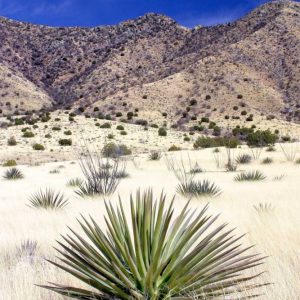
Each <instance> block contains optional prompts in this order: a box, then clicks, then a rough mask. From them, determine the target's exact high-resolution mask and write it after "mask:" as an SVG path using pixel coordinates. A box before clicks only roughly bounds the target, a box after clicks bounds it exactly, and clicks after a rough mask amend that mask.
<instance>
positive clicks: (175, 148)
mask: <svg viewBox="0 0 300 300" xmlns="http://www.w3.org/2000/svg"><path fill="white" fill-rule="evenodd" d="M180 150H181V148H180V147H178V146H176V145H172V146H171V147H170V148H169V149H168V151H169V152H173V151H180Z"/></svg>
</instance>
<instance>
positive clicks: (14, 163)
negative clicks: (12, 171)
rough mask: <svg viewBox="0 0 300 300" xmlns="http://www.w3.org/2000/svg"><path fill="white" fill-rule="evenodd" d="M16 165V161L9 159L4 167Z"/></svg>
mask: <svg viewBox="0 0 300 300" xmlns="http://www.w3.org/2000/svg"><path fill="white" fill-rule="evenodd" d="M16 165H17V162H16V161H15V160H14V159H9V160H7V161H6V162H5V163H4V164H3V167H15V166H16Z"/></svg>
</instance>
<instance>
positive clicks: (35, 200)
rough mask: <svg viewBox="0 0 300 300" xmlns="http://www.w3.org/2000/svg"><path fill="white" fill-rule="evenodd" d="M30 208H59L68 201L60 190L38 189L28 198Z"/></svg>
mask: <svg viewBox="0 0 300 300" xmlns="http://www.w3.org/2000/svg"><path fill="white" fill-rule="evenodd" d="M29 202H30V204H29V206H30V207H31V208H42V209H60V208H64V207H65V206H66V205H68V203H69V201H68V200H67V199H66V198H65V196H64V195H63V194H61V193H60V192H56V191H54V190H52V189H45V190H44V191H43V190H39V191H38V192H37V193H35V194H33V195H32V196H31V197H30V199H29Z"/></svg>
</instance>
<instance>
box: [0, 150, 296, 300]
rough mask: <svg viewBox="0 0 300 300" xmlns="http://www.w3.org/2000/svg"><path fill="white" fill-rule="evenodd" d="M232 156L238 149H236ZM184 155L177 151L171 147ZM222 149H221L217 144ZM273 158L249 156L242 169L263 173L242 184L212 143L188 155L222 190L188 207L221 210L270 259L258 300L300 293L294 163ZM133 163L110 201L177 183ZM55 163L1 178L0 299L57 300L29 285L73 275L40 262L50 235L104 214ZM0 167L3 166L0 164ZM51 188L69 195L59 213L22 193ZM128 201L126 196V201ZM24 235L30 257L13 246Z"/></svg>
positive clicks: (48, 253)
mask: <svg viewBox="0 0 300 300" xmlns="http://www.w3.org/2000/svg"><path fill="white" fill-rule="evenodd" d="M235 151H236V154H238V152H239V151H243V152H245V151H246V150H245V149H243V150H235ZM172 155H176V156H177V158H178V159H180V158H181V156H182V157H183V158H184V159H187V155H186V153H184V152H180V153H175V154H172ZM221 155H224V156H225V155H226V154H225V150H224V149H222V153H221ZM268 155H269V156H270V157H272V159H273V160H274V163H273V164H272V165H269V166H264V165H261V164H260V162H259V161H258V162H252V163H250V165H249V166H248V165H247V166H243V169H245V170H251V169H253V168H254V169H259V170H261V171H262V172H264V173H265V174H266V175H267V177H268V179H267V180H265V181H263V182H258V183H256V182H249V183H244V184H239V183H236V182H234V180H233V178H234V176H235V174H233V173H227V172H224V171H223V170H222V169H217V168H216V166H215V163H214V160H213V156H212V153H211V149H207V150H200V151H191V152H190V153H189V156H190V158H191V160H192V161H196V160H197V162H199V163H200V164H201V166H203V168H205V170H206V172H205V174H201V173H200V174H197V175H196V178H199V179H203V176H205V178H207V179H209V180H213V181H214V182H215V183H216V184H218V186H220V188H221V189H222V191H223V193H222V194H221V196H220V197H218V198H214V199H210V200H208V199H206V200H192V203H191V205H192V206H193V207H199V208H201V207H202V206H203V205H205V203H206V202H207V201H210V209H209V212H210V213H213V214H216V213H221V218H220V222H224V221H225V222H229V223H230V227H237V232H238V233H245V232H246V233H248V234H247V235H246V237H245V238H244V241H245V243H246V244H255V245H256V246H255V249H254V251H256V252H260V253H262V254H264V255H266V256H268V257H269V258H268V259H267V260H266V265H264V266H263V269H264V270H266V271H267V272H266V273H265V274H264V276H263V278H262V279H263V280H265V281H267V282H272V283H274V284H273V285H271V286H268V287H266V288H263V292H264V295H263V296H261V297H260V299H268V300H269V299H270V300H274V299H276V300H277V299H278V300H280V299H284V300H295V299H298V298H299V295H300V285H299V273H300V255H299V246H300V235H299V228H300V219H299V210H300V202H299V199H298V198H299V197H298V195H299V192H300V187H299V177H300V168H299V167H298V166H297V165H296V164H293V163H290V162H286V159H285V158H284V156H283V154H282V153H281V152H280V151H277V152H275V153H269V154H268ZM139 160H140V162H141V166H140V168H138V169H136V168H134V166H133V165H132V164H129V166H128V172H129V173H130V175H131V176H130V177H129V178H126V179H124V180H123V181H122V182H121V183H120V186H119V187H118V190H117V193H116V194H115V195H114V196H113V197H112V199H111V200H112V201H113V202H115V201H116V200H117V197H118V193H119V194H120V195H122V199H123V204H124V206H125V208H127V209H128V208H129V201H126V199H128V196H129V194H130V192H135V190H136V189H137V188H138V187H141V188H142V189H143V188H148V187H149V186H152V187H154V191H155V193H156V194H157V195H159V193H160V192H161V190H162V189H164V191H165V192H167V194H168V196H169V197H168V199H169V200H170V199H171V196H172V195H173V194H174V193H176V184H177V181H176V179H175V176H174V175H173V173H172V172H170V171H168V170H167V168H166V166H165V165H164V164H162V163H160V162H152V161H149V160H148V155H144V156H140V158H139ZM59 165H61V163H50V164H45V165H41V166H37V167H34V168H33V167H27V166H20V169H21V170H22V171H23V173H24V174H25V179H24V180H22V181H19V182H7V181H4V180H0V190H1V197H0V211H1V218H0V228H1V231H0V270H1V272H0V299H1V300H35V299H46V300H48V299H51V300H56V299H62V298H61V297H60V296H57V295H55V294H52V293H50V292H48V291H45V290H43V289H40V288H38V287H36V286H35V285H34V284H44V283H46V282H47V281H51V282H60V283H72V284H75V283H76V282H77V281H76V279H74V278H72V277H70V276H68V275H66V274H63V273H62V272H61V271H59V270H57V269H54V268H53V267H52V266H50V265H49V264H48V263H46V262H45V259H46V258H51V259H53V258H54V254H55V252H54V249H53V248H52V246H54V245H55V240H56V239H59V238H60V236H59V234H60V233H65V232H66V231H67V225H69V226H71V227H72V228H78V225H77V223H76V220H75V218H76V217H78V216H79V214H80V213H82V214H84V215H87V214H91V215H92V216H93V217H94V218H95V219H96V220H97V221H98V222H99V223H100V224H101V225H102V226H104V220H103V218H102V212H103V210H104V201H103V199H101V198H99V199H98V198H95V199H85V200H82V199H80V198H79V197H77V196H76V195H75V193H74V191H73V190H72V189H70V188H67V187H66V186H65V182H66V178H72V177H74V176H81V171H80V167H79V165H78V163H76V164H70V163H69V162H65V163H64V165H65V168H64V169H63V171H62V172H61V173H59V174H52V175H51V174H49V171H50V170H51V169H53V168H57V167H58V166H59ZM0 169H1V170H0V173H1V172H2V171H3V169H4V168H0ZM283 170H284V173H285V175H286V176H285V177H284V178H283V179H282V180H281V181H278V182H274V181H273V180H272V178H273V177H275V176H278V175H280V174H282V172H283ZM44 187H53V188H54V187H55V188H56V189H58V190H61V191H63V192H64V193H65V195H66V196H67V197H68V199H69V200H70V203H69V205H68V207H67V208H66V209H65V210H64V211H58V212H51V211H34V210H32V209H30V208H28V207H27V206H26V203H27V201H28V197H29V196H30V195H31V194H32V193H33V192H35V191H36V190H37V189H38V188H44ZM128 200H129V199H128ZM186 201H187V200H186V199H184V198H183V197H181V196H180V195H177V196H176V209H178V210H179V209H180V208H182V207H183V206H184V205H185V204H186ZM259 203H271V204H272V205H273V206H274V208H275V209H274V211H272V212H271V213H268V214H263V213H258V212H257V211H256V210H255V209H254V208H253V206H254V205H258V204H259ZM25 240H32V241H36V242H37V244H38V248H37V250H36V255H34V256H28V255H27V256H26V255H24V254H23V255H21V254H20V252H18V248H19V247H20V246H21V244H22V242H24V241H25Z"/></svg>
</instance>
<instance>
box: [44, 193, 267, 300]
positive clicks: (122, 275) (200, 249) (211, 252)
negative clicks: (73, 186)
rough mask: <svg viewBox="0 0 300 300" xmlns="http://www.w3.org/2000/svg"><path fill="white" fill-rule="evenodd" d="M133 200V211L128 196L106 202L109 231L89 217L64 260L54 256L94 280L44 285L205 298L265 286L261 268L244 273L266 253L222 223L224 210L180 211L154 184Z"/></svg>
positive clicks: (108, 294) (66, 290)
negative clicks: (215, 213)
mask: <svg viewBox="0 0 300 300" xmlns="http://www.w3.org/2000/svg"><path fill="white" fill-rule="evenodd" d="M130 203H131V216H130V217H127V216H126V214H125V211H124V208H123V205H122V201H121V199H120V201H119V205H118V207H116V208H114V207H113V206H112V204H108V203H106V211H107V217H106V218H105V221H106V224H107V231H104V230H103V229H102V227H100V226H99V225H98V224H97V223H96V221H95V220H94V219H92V218H90V219H89V220H88V219H85V218H84V217H83V218H82V221H79V223H80V226H81V228H82V229H83V231H84V234H85V237H82V236H81V235H80V234H79V233H77V232H75V231H73V230H72V233H73V236H70V235H67V236H64V237H63V242H58V244H59V245H60V246H61V248H62V249H60V250H59V249H57V251H58V252H59V254H60V256H61V257H60V261H61V263H59V262H51V263H52V264H54V265H55V266H57V267H58V268H60V269H62V270H64V271H66V272H68V273H70V274H72V275H73V276H75V277H76V278H78V279H79V280H81V281H83V282H84V283H85V284H87V287H85V288H79V287H71V286H69V285H62V284H53V285H52V286H42V287H44V288H47V289H50V290H52V291H54V292H57V293H59V294H61V295H63V296H67V297H70V298H75V299H126V300H130V299H131V300H134V299H136V300H144V299H149V300H158V299H182V300H184V299H186V300H188V299H202V300H204V299H217V298H218V296H220V295H221V296H225V297H230V299H233V298H236V297H239V296H242V295H243V293H244V292H245V291H247V295H248V296H249V293H251V290H253V289H256V288H258V287H260V286H263V285H264V284H256V283H255V282H254V281H253V279H254V278H256V277H257V276H259V274H257V275H243V272H244V271H245V270H247V269H252V268H253V267H255V266H257V265H260V264H262V262H263V261H262V260H263V259H262V258H261V257H260V256H257V255H252V254H248V253H246V252H248V250H249V248H243V247H242V246H241V244H239V240H240V239H241V237H236V236H234V235H232V230H225V229H224V228H225V227H226V225H221V226H216V227H214V222H215V221H216V219H217V217H211V216H207V215H206V211H207V206H206V207H204V208H203V210H202V211H200V212H199V213H197V214H196V211H194V212H190V209H189V207H188V204H187V205H186V206H185V207H184V209H183V210H182V211H181V213H180V214H179V216H178V217H174V207H173V201H172V202H171V204H170V205H167V204H166V201H165V195H163V194H162V195H161V197H160V199H159V201H154V199H153V194H152V191H151V190H149V191H147V192H145V193H143V194H141V193H140V192H137V195H136V200H135V201H134V200H133V198H132V197H131V201H130ZM249 291H250V292H249ZM241 294H242V295H241ZM228 295H231V296H228ZM249 297H250V296H249ZM242 298H244V297H243V296H242V297H239V299H242ZM245 298H246V296H245ZM228 299H229V298H228Z"/></svg>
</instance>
